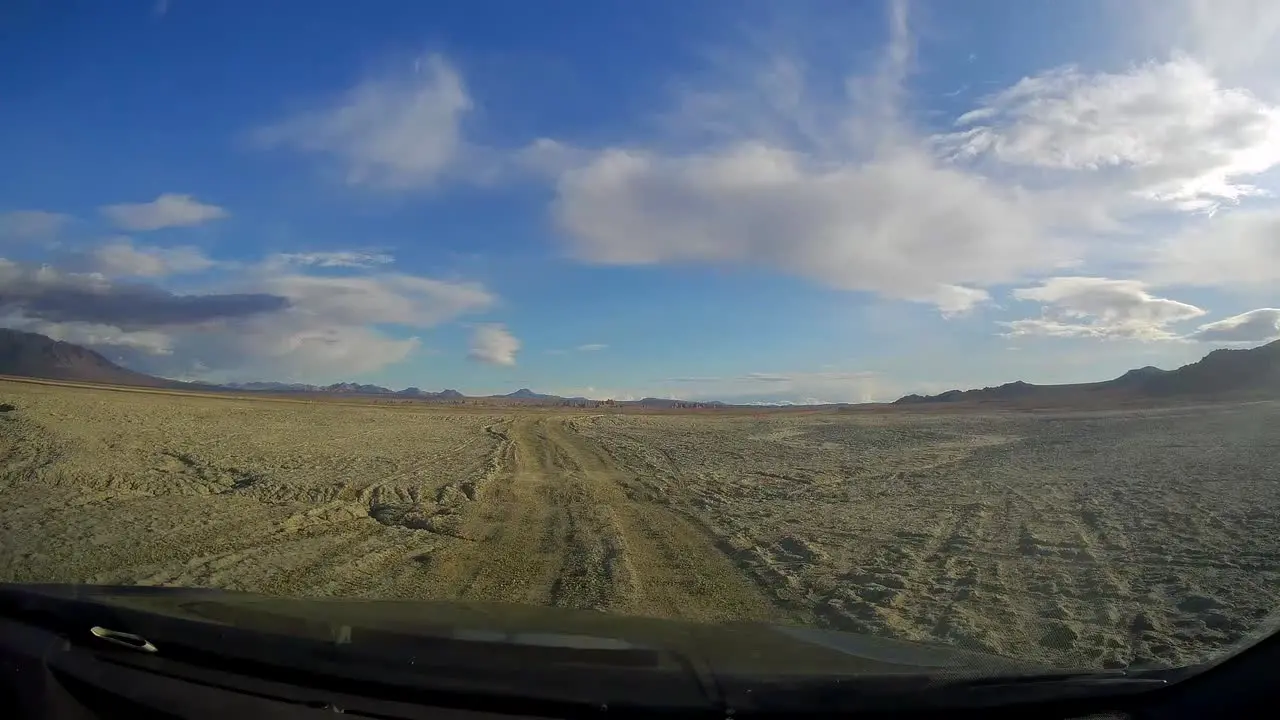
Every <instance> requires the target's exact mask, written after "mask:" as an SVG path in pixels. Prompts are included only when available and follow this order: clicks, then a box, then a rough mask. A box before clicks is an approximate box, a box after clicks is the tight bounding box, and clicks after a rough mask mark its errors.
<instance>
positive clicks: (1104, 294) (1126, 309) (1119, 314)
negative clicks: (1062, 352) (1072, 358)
mask: <svg viewBox="0 0 1280 720" xmlns="http://www.w3.org/2000/svg"><path fill="white" fill-rule="evenodd" d="M1013 297H1014V298H1016V299H1018V300H1027V301H1032V302H1038V303H1040V304H1041V305H1043V306H1044V307H1043V309H1042V311H1041V316H1040V317H1039V318H1029V319H1023V320H1015V321H1012V322H1007V323H1003V324H1004V325H1005V326H1006V327H1008V328H1009V334H1011V335H1048V336H1057V337H1094V338H1102V339H1135V340H1173V339H1177V338H1178V337H1179V336H1178V334H1177V333H1175V332H1174V331H1172V330H1171V329H1170V328H1169V326H1170V325H1173V324H1176V323H1179V322H1183V321H1186V320H1191V319H1194V318H1197V317H1200V316H1202V315H1204V314H1205V311H1204V310H1201V309H1200V308H1198V307H1196V306H1194V305H1189V304H1187V303H1183V302H1178V301H1177V300H1170V299H1168V298H1161V297H1156V296H1154V295H1152V294H1151V293H1150V292H1148V291H1147V287H1146V285H1144V284H1143V283H1142V282H1140V281H1137V280H1110V279H1107V278H1097V277H1056V278H1050V279H1048V280H1045V281H1044V282H1042V283H1041V284H1040V285H1038V286H1036V287H1028V288H1019V289H1016V290H1014V291H1013Z"/></svg>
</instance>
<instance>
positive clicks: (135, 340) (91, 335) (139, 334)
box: [0, 315, 173, 355]
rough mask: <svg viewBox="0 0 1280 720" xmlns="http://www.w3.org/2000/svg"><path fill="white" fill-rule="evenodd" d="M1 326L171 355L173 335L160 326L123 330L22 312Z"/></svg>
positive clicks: (95, 344)
mask: <svg viewBox="0 0 1280 720" xmlns="http://www.w3.org/2000/svg"><path fill="white" fill-rule="evenodd" d="M0 327H8V328H14V329H17V330H25V331H27V332H34V333H40V334H41V335H45V336H47V337H51V338H53V339H54V340H61V341H63V342H69V343H74V344H76V345H85V346H89V347H93V348H97V349H99V350H104V349H117V350H118V349H125V348H127V349H132V350H136V351H139V352H142V353H146V354H148V355H169V354H171V353H172V352H173V338H172V337H170V336H169V334H167V333H164V332H160V331H157V330H132V331H130V330H121V329H120V328H118V327H115V326H113V325H102V324H98V323H89V322H49V321H46V320H40V319H32V318H28V317H24V316H22V315H8V316H5V317H0Z"/></svg>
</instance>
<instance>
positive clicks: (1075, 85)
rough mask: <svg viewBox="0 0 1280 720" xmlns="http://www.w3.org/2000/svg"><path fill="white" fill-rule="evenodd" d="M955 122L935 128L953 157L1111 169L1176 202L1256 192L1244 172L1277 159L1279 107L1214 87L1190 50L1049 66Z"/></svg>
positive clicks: (1210, 201)
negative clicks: (1136, 60) (1124, 62)
mask: <svg viewBox="0 0 1280 720" xmlns="http://www.w3.org/2000/svg"><path fill="white" fill-rule="evenodd" d="M957 125H959V126H960V127H961V128H962V129H961V130H959V131H957V132H955V133H952V134H948V135H943V136H940V137H938V138H937V140H938V141H939V142H940V144H941V146H942V147H943V148H944V149H945V150H946V151H947V152H949V153H950V154H951V156H952V157H958V158H966V157H981V156H989V157H992V158H994V159H996V160H998V161H1000V162H1002V163H1007V164H1010V165H1014V166H1026V167H1035V168H1047V169H1051V170H1061V171H1093V172H1102V171H1110V172H1112V173H1113V175H1112V176H1107V177H1104V178H1103V181H1104V182H1107V181H1110V182H1117V183H1120V184H1121V185H1123V186H1127V187H1129V188H1130V189H1132V190H1133V191H1135V192H1137V193H1138V194H1140V195H1142V196H1145V197H1148V198H1150V199H1152V200H1156V201H1160V202H1168V203H1172V204H1173V205H1174V206H1176V207H1179V208H1181V209H1184V210H1213V209H1215V208H1216V207H1217V206H1218V205H1219V204H1221V203H1222V202H1238V201H1239V200H1240V199H1241V198H1243V197H1246V196H1250V195H1259V194H1264V192H1265V191H1264V190H1262V189H1260V188H1258V187H1256V186H1254V185H1251V184H1249V182H1248V180H1250V179H1252V178H1255V177H1256V176H1258V175H1259V174H1261V173H1263V172H1265V171H1267V170H1269V169H1270V168H1272V167H1275V166H1276V165H1277V164H1280V108H1277V107H1275V106H1272V105H1269V104H1267V103H1265V102H1263V101H1261V100H1260V99H1258V98H1257V97H1256V96H1255V95H1254V94H1253V93H1251V92H1250V91H1248V90H1247V89H1244V88H1231V87H1223V86H1222V85H1221V83H1220V82H1219V81H1218V79H1217V78H1216V77H1214V75H1213V74H1212V73H1211V72H1210V70H1209V69H1208V68H1207V67H1205V66H1204V65H1203V64H1201V63H1200V62H1198V61H1196V60H1193V59H1191V58H1189V57H1179V58H1175V59H1173V60H1170V61H1168V62H1148V63H1145V64H1142V65H1138V66H1135V67H1132V68H1130V69H1128V70H1127V71H1125V72H1121V73H1094V74H1088V73H1084V72H1082V71H1080V70H1079V69H1077V68H1075V67H1065V68H1059V69H1056V70H1051V71H1049V72H1046V73H1042V74H1039V75H1035V76H1033V77H1028V78H1024V79H1022V80H1021V81H1019V82H1018V83H1016V84H1014V85H1013V86H1012V87H1009V88H1006V89H1004V90H1002V91H1000V92H998V93H996V94H994V95H992V96H989V97H987V98H986V99H985V100H984V104H983V105H982V106H980V107H978V108H977V109H975V110H972V111H970V112H968V113H966V114H964V115H962V116H961V117H960V118H959V119H958V120H957ZM1116 173H1119V175H1118V176H1115V174H1116Z"/></svg>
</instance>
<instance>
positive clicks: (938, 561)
mask: <svg viewBox="0 0 1280 720" xmlns="http://www.w3.org/2000/svg"><path fill="white" fill-rule="evenodd" d="M1276 428H1280V403H1276V402H1253V403H1235V404H1213V405H1197V406H1181V407H1165V408H1149V409H1133V408H1130V409H1110V410H1097V409H1095V410H1088V411H1084V410H1076V411H1065V410H1059V411H1052V410H1041V411H1034V412H1032V411H1018V412H1014V411H1007V410H995V409H990V408H986V409H984V408H969V409H963V410H948V411H932V410H920V409H885V408H879V409H874V410H870V409H869V410H858V409H855V410H834V409H824V410H750V409H717V410H698V411H683V412H682V411H664V412H638V411H619V410H616V409H610V408H591V409H583V408H543V407H517V406H509V407H504V406H489V407H483V406H467V405H433V404H429V403H414V402H405V403H398V404H379V403H376V402H371V401H359V400H352V401H338V400H331V399H318V400H309V399H296V398H264V397H237V396H220V395H200V394H192V393H182V392H167V391H142V390H125V389H106V388H95V387H89V386H75V385H72V384H60V383H53V382H37V381H15V380H0V581H8V582H74V583H100V584H148V585H175V586H204V587H217V588H226V589H235V590H248V591H255V592H263V593H271V594H282V595H296V596H344V597H370V598H398V599H466V600H481V601H498V602H517V603H531V604H537V605H553V606H564V607H573V608H593V609H596V610H600V611H604V612H611V613H621V614H630V615H643V616H653V617H670V618H683V619H691V620H697V621H706V622H724V621H743V620H746V621H766V622H777V623H794V624H807V625H818V626H822V627H828V628H833V629H840V630H848V631H854V632H865V633H873V634H877V635H883V636H888V637H895V638H903V639H909V640H917V641H925V642H943V643H950V644H955V645H960V646H963V647H966V648H971V649H976V650H983V651H987V652H991V653H996V654H1000V655H1004V656H1008V657H1015V658H1021V659H1025V660H1029V661H1031V662H1036V663H1043V664H1046V665H1051V666H1057V667H1073V668H1101V667H1123V666H1126V665H1147V666H1175V665H1184V664H1188V663H1194V662H1199V661H1202V660H1204V659H1206V658H1208V657H1209V656H1210V655H1212V654H1213V653H1215V652H1218V651H1221V650H1223V649H1226V648H1228V647H1230V646H1231V645H1232V644H1234V643H1238V642H1241V641H1244V640H1246V639H1247V638H1248V637H1249V636H1250V635H1251V634H1256V633H1258V632H1263V631H1265V630H1266V629H1268V628H1270V627H1271V622H1272V621H1271V619H1270V616H1271V615H1272V613H1273V611H1275V610H1276V609H1278V608H1280V433H1277V431H1276Z"/></svg>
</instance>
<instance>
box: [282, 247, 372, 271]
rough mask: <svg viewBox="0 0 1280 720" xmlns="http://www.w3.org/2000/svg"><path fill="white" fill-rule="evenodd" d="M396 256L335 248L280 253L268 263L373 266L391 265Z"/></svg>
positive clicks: (345, 266)
mask: <svg viewBox="0 0 1280 720" xmlns="http://www.w3.org/2000/svg"><path fill="white" fill-rule="evenodd" d="M395 260H396V259H395V258H394V257H392V256H391V255H389V254H387V253H381V252H370V251H367V250H334V251H328V252H307V253H279V254H276V255H272V256H271V257H269V258H267V260H266V264H268V265H302V266H313V267H323V268H371V267H376V266H378V265H390V264H391V263H394V262H395Z"/></svg>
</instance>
